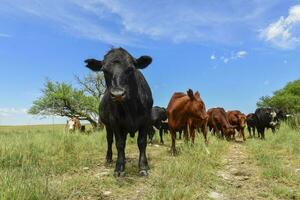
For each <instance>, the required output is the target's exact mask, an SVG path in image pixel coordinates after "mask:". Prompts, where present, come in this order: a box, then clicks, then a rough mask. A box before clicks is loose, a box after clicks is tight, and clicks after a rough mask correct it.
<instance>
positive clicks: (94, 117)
mask: <svg viewBox="0 0 300 200" xmlns="http://www.w3.org/2000/svg"><path fill="white" fill-rule="evenodd" d="M76 79H77V82H78V83H79V85H80V86H81V89H76V88H74V87H73V86H72V85H71V84H67V83H63V82H62V83H60V82H53V81H50V80H46V82H45V84H44V88H43V90H42V93H43V94H42V96H41V97H40V98H38V99H37V100H35V101H34V102H33V105H32V107H31V108H30V109H29V111H28V113H29V114H32V115H42V116H47V115H57V116H65V117H74V116H77V117H79V119H81V120H88V121H89V122H90V123H91V124H92V125H93V126H94V127H96V126H97V124H98V121H99V120H98V118H99V101H100V97H101V95H102V94H103V92H104V89H105V84H104V78H103V75H101V74H96V75H91V74H90V75H87V76H86V77H85V78H84V79H82V80H81V79H80V78H78V77H76Z"/></svg>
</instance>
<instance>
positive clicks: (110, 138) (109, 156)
mask: <svg viewBox="0 0 300 200" xmlns="http://www.w3.org/2000/svg"><path fill="white" fill-rule="evenodd" d="M113 137H114V133H113V130H112V129H111V128H110V127H109V126H106V141H107V151H106V162H107V163H112V143H113V141H114V138H113Z"/></svg>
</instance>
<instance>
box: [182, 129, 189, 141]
mask: <svg viewBox="0 0 300 200" xmlns="http://www.w3.org/2000/svg"><path fill="white" fill-rule="evenodd" d="M183 134H184V141H185V142H186V143H187V142H188V141H189V132H188V127H187V126H185V127H184V129H183Z"/></svg>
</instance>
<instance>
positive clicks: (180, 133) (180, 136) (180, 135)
mask: <svg viewBox="0 0 300 200" xmlns="http://www.w3.org/2000/svg"><path fill="white" fill-rule="evenodd" d="M178 134H179V140H181V138H182V130H180V131H179V132H178Z"/></svg>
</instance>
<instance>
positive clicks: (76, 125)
mask: <svg viewBox="0 0 300 200" xmlns="http://www.w3.org/2000/svg"><path fill="white" fill-rule="evenodd" d="M66 128H67V130H68V131H69V132H75V131H76V130H80V129H81V124H80V120H79V118H78V117H73V118H71V119H70V120H68V121H67V124H66Z"/></svg>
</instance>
